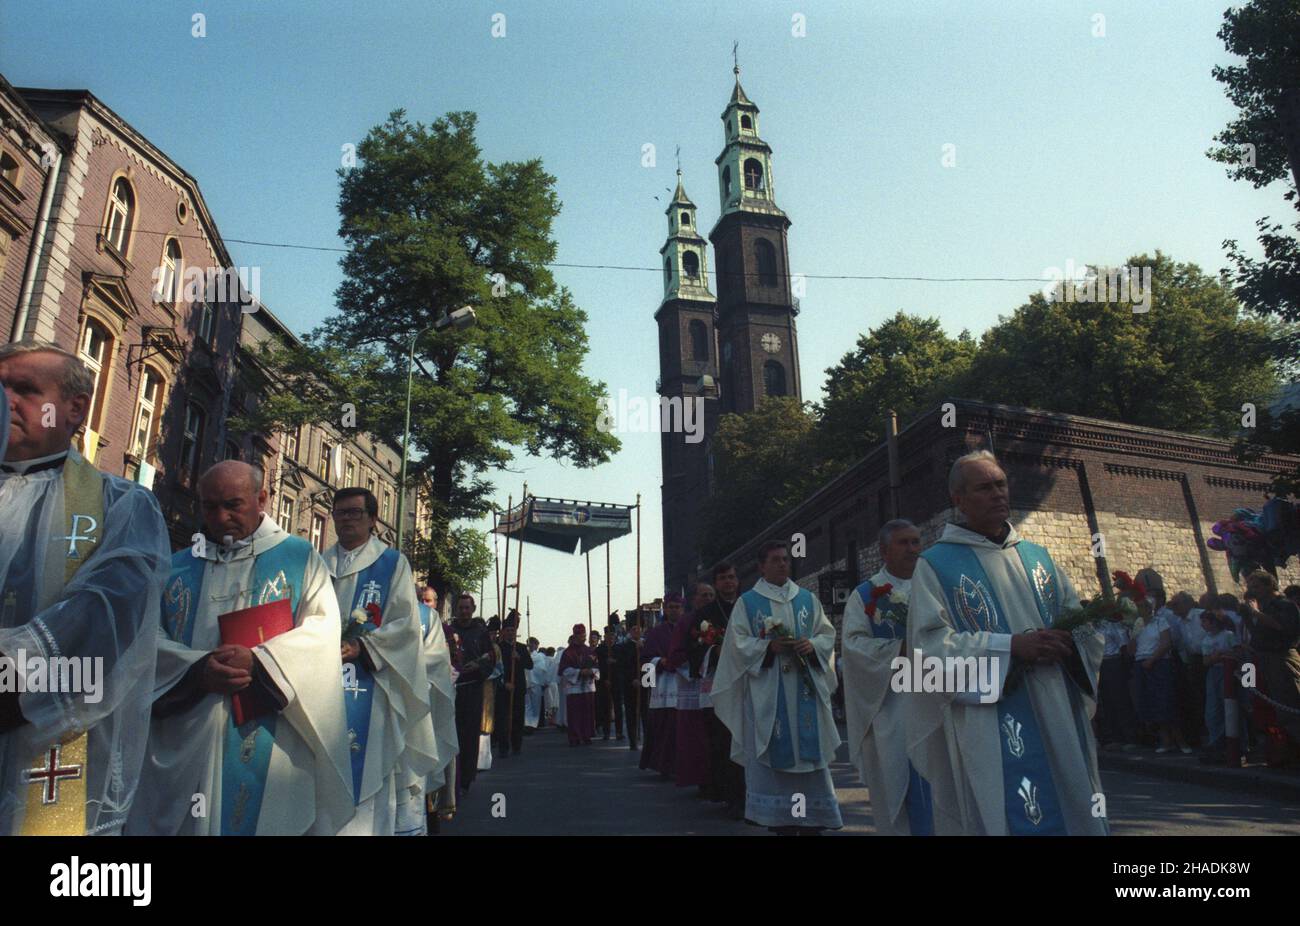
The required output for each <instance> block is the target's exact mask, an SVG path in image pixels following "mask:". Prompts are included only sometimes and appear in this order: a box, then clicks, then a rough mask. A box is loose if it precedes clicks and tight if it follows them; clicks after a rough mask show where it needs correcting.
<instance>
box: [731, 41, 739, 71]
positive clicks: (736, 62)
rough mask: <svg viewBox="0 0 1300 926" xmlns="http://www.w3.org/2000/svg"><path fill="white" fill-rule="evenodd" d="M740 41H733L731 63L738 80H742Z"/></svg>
mask: <svg viewBox="0 0 1300 926" xmlns="http://www.w3.org/2000/svg"><path fill="white" fill-rule="evenodd" d="M739 50H740V42H732V43H731V63H732V68H731V70H732V73H734V74H735V75H736V80H740V54H739Z"/></svg>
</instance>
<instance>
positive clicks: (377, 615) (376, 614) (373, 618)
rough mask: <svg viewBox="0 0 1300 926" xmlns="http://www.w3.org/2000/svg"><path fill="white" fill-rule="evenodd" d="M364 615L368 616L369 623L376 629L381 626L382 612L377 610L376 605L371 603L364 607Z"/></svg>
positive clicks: (377, 606)
mask: <svg viewBox="0 0 1300 926" xmlns="http://www.w3.org/2000/svg"><path fill="white" fill-rule="evenodd" d="M366 613H367V614H369V615H370V623H372V624H374V625H375V626H376V627H379V626H381V625H382V624H383V622H384V618H383V612H382V611H380V610H379V605H378V603H376V602H374V601H372V602H370V604H368V605H366Z"/></svg>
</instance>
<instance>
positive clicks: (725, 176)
mask: <svg viewBox="0 0 1300 926" xmlns="http://www.w3.org/2000/svg"><path fill="white" fill-rule="evenodd" d="M722 199H723V201H724V202H727V201H730V199H731V165H727V166H726V167H724V168H722Z"/></svg>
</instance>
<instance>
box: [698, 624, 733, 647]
mask: <svg viewBox="0 0 1300 926" xmlns="http://www.w3.org/2000/svg"><path fill="white" fill-rule="evenodd" d="M725 632H726V628H725V627H724V628H721V629H720V628H718V627H714V626H713V625H712V624H710V623H709V622H708V621H700V626H698V627H696V628H695V629H694V630H692V631H691V636H692V637H694V638H695V640H696V642H697V643H699V644H700V646H703V647H704V648H705V649H707V648H709V647H710V646H717V645H718V644H720V643H721V642H722V635H723V634H724V633H725Z"/></svg>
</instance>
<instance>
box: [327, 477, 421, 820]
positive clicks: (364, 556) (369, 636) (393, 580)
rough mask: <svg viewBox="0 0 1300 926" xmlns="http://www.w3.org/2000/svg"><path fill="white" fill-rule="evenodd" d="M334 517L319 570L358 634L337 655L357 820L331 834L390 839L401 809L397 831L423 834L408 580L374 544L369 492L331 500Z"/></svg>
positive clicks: (417, 633) (412, 601)
mask: <svg viewBox="0 0 1300 926" xmlns="http://www.w3.org/2000/svg"><path fill="white" fill-rule="evenodd" d="M332 517H333V519H334V529H335V532H336V533H337V534H338V538H339V539H338V542H337V543H335V544H334V545H333V546H331V547H330V548H329V549H327V550H326V551H325V554H324V559H325V565H326V566H327V567H328V568H329V571H330V576H331V577H332V578H333V580H334V592H335V594H336V595H337V596H338V606H339V614H340V615H343V618H344V620H345V621H347V620H351V621H353V622H354V624H356V625H357V626H358V627H360V628H362V629H363V631H364V632H362V633H361V635H360V636H359V637H357V638H355V639H350V640H348V641H347V642H345V643H343V645H342V647H341V653H342V658H343V680H342V681H343V695H342V697H343V702H344V710H345V712H346V714H347V718H348V739H349V741H350V743H351V747H350V748H351V758H352V791H353V798H354V799H355V800H356V802H357V813H356V816H354V817H353V818H352V820H351V822H349V823H348V824H347V826H345V827H343V830H342V831H341V832H340V833H339V835H340V836H392V835H394V834H395V832H396V831H397V817H398V810H399V808H400V809H401V814H402V829H403V830H410V829H411V828H413V827H417V828H418V827H422V826H424V823H425V819H424V781H425V776H427V775H428V774H429V773H430V772H431V771H432V770H433V768H434V766H435V765H437V760H438V756H437V747H436V745H435V742H434V735H433V732H434V731H433V724H432V723H431V722H430V719H429V677H428V674H427V670H426V668H425V660H424V651H423V646H422V643H423V640H422V634H421V630H422V627H421V623H420V614H419V606H418V602H417V600H416V597H415V581H414V578H413V577H412V575H411V565H410V563H408V562H407V560H406V557H405V556H403V555H402V554H401V553H400V552H398V551H397V550H395V549H393V548H392V547H390V546H388V545H387V544H385V543H383V542H382V541H381V540H380V539H379V538H378V537H376V536H374V531H375V527H376V525H377V524H378V523H379V500H378V499H377V498H375V495H374V493H373V492H371V491H370V490H369V489H362V488H356V487H348V488H344V489H340V490H339V491H337V492H335V493H334V510H333V512H332ZM358 746H360V747H361V748H359V749H358V748H357V747H358ZM399 761H400V763H401V768H400V769H399ZM399 791H400V793H399Z"/></svg>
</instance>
